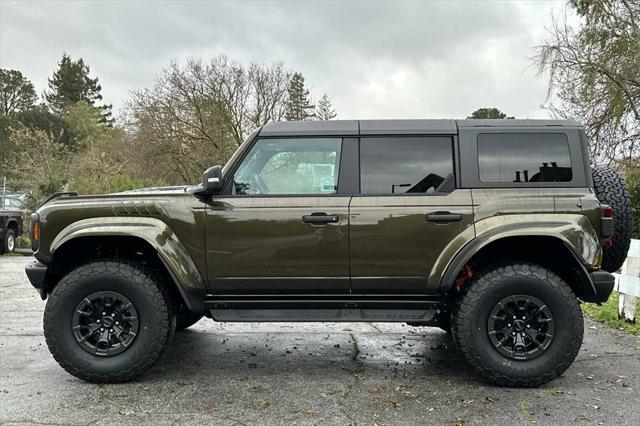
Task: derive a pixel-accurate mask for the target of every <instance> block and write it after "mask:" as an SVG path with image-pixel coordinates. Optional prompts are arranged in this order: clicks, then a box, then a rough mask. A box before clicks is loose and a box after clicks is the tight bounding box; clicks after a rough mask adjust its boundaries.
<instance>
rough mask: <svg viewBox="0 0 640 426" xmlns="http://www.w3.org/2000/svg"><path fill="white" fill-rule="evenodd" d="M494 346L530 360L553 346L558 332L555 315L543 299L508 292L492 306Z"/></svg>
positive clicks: (489, 328) (512, 356)
mask: <svg viewBox="0 0 640 426" xmlns="http://www.w3.org/2000/svg"><path fill="white" fill-rule="evenodd" d="M487 332H488V334H489V340H490V341H491V343H492V344H493V347H494V348H495V349H496V350H497V351H498V352H500V353H501V354H502V355H504V356H506V357H507V358H510V359H514V360H529V359H533V358H535V357H537V356H539V355H541V354H542V353H543V352H544V351H546V350H547V349H548V348H549V345H551V342H552V340H553V336H554V334H555V323H554V320H553V315H552V313H551V311H550V310H549V308H548V307H547V305H545V304H544V303H543V302H542V301H541V300H540V299H538V298H536V297H533V296H529V295H523V294H517V295H513V296H508V297H505V298H504V299H502V300H501V301H499V302H498V303H497V304H496V305H495V306H494V307H493V309H492V310H491V313H490V314H489V319H488V323H487Z"/></svg>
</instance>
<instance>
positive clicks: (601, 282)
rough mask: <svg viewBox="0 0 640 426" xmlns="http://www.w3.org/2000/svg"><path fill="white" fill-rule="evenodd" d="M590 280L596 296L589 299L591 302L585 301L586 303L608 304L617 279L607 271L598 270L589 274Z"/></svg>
mask: <svg viewBox="0 0 640 426" xmlns="http://www.w3.org/2000/svg"><path fill="white" fill-rule="evenodd" d="M589 280H590V281H591V284H592V285H593V289H594V292H595V294H594V296H593V297H592V298H589V300H585V302H593V303H603V302H606V301H607V300H608V299H609V296H610V295H611V292H612V291H613V287H614V285H615V283H616V279H615V277H614V276H613V275H611V274H610V273H608V272H606V271H602V270H598V271H592V272H589Z"/></svg>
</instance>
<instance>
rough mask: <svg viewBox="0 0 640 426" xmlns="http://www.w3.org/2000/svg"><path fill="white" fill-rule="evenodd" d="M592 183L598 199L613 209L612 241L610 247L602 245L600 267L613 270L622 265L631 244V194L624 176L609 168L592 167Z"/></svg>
mask: <svg viewBox="0 0 640 426" xmlns="http://www.w3.org/2000/svg"><path fill="white" fill-rule="evenodd" d="M593 184H594V186H595V190H596V195H597V197H598V200H600V201H601V202H602V203H604V204H608V205H609V206H611V208H612V209H613V226H614V232H613V243H612V245H611V246H610V247H607V246H605V247H603V253H602V269H604V270H605V271H608V272H615V271H617V270H618V269H620V267H622V264H623V263H624V261H625V259H626V258H627V252H628V251H629V245H630V244H631V231H632V229H633V210H632V208H631V196H630V195H629V190H628V189H627V186H626V185H625V182H624V178H623V177H622V176H620V175H619V174H618V173H616V172H615V171H613V170H611V169H594V170H593Z"/></svg>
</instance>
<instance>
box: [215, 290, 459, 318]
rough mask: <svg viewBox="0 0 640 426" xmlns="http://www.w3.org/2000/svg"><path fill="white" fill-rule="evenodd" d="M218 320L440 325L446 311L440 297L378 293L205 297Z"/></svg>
mask: <svg viewBox="0 0 640 426" xmlns="http://www.w3.org/2000/svg"><path fill="white" fill-rule="evenodd" d="M205 309H206V310H207V311H209V313H210V315H211V317H212V318H213V319H214V320H216V321H232V322H272V321H286V322H303V321H304V322H306V321H309V322H357V321H364V322H373V321H375V322H411V323H420V324H424V325H437V324H438V321H439V318H441V317H442V316H443V314H445V313H446V311H447V306H446V304H444V303H442V302H441V301H439V300H434V299H429V298H424V296H422V297H420V298H413V297H409V298H398V296H395V295H394V296H391V297H385V296H384V295H375V296H367V297H354V298H345V296H344V295H342V296H338V297H332V296H327V295H309V296H291V297H287V296H281V297H273V296H216V297H215V298H208V299H207V300H205Z"/></svg>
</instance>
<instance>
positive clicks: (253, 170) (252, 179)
mask: <svg viewBox="0 0 640 426" xmlns="http://www.w3.org/2000/svg"><path fill="white" fill-rule="evenodd" d="M341 144H342V140H341V139H338V138H304V139H296V138H290V139H260V140H258V141H257V142H256V144H255V145H254V146H253V148H252V149H251V151H250V152H249V154H248V155H247V157H246V158H245V159H244V160H243V162H242V164H241V165H240V167H239V168H238V170H237V171H236V173H235V175H234V177H233V181H234V185H233V191H234V194H235V195H322V194H335V193H336V190H337V188H338V186H337V185H338V167H339V164H340V148H341Z"/></svg>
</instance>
